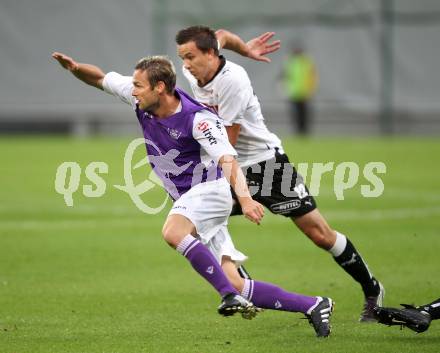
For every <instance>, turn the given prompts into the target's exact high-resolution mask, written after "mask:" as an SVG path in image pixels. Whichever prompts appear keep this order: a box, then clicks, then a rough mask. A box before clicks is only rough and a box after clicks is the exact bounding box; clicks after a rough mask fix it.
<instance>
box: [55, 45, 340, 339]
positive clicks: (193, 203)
mask: <svg viewBox="0 0 440 353" xmlns="http://www.w3.org/2000/svg"><path fill="white" fill-rule="evenodd" d="M52 56H53V58H54V59H56V60H57V61H58V62H59V63H60V64H61V65H62V66H63V67H64V68H65V69H67V70H69V71H70V72H71V73H72V74H73V75H75V76H76V77H77V78H78V79H80V80H81V81H83V82H85V83H87V84H89V85H91V86H94V87H96V88H99V89H101V90H104V91H105V92H107V93H109V94H111V95H114V96H116V97H118V98H120V99H121V100H122V101H123V102H125V103H127V104H129V105H131V106H132V108H133V110H134V111H135V113H136V116H137V118H138V121H139V123H140V125H141V127H142V131H143V134H144V138H145V141H146V147H147V154H148V156H149V161H150V164H151V165H152V167H153V170H154V171H155V172H156V174H157V175H158V176H159V178H160V179H161V180H162V182H163V184H164V188H165V189H166V191H167V192H168V194H169V195H170V196H171V198H172V199H173V200H174V203H173V207H172V208H171V210H170V212H169V214H168V217H167V219H166V221H165V224H164V226H163V231H162V233H163V237H164V240H165V241H166V242H167V243H168V244H169V245H170V246H171V247H173V248H174V249H176V250H177V251H178V252H179V253H181V254H182V255H183V256H185V257H186V259H187V260H188V261H189V262H190V263H191V265H192V266H193V268H194V269H195V270H196V271H197V272H198V273H199V274H200V275H201V276H202V277H204V278H205V279H206V280H207V281H208V282H209V283H210V284H211V285H212V286H213V287H214V288H215V289H216V290H217V292H218V293H219V294H220V295H221V296H222V298H223V300H222V303H221V304H220V306H219V308H218V312H219V313H220V314H222V315H225V316H229V315H233V314H234V313H236V312H241V313H242V315H243V317H244V318H252V317H253V316H255V314H256V309H255V307H254V305H253V304H252V302H253V303H254V304H255V305H257V306H258V307H260V308H267V309H275V310H282V311H289V312H301V313H304V314H305V315H306V316H307V317H308V319H309V322H310V323H311V324H312V326H313V328H314V330H315V332H316V335H317V336H318V337H327V336H328V335H329V334H330V316H331V313H332V309H333V302H332V300H331V299H330V298H326V297H319V296H306V295H301V294H297V293H292V292H287V291H285V290H283V289H282V288H280V287H278V286H275V285H273V284H270V283H265V282H260V281H254V280H249V279H244V278H241V277H240V276H239V275H238V272H237V266H239V265H240V264H241V263H242V262H243V261H245V260H246V256H245V255H244V254H242V253H241V252H240V251H238V250H237V249H235V247H234V244H233V242H232V240H231V237H230V235H229V232H228V228H227V220H228V217H229V214H230V212H231V209H232V198H231V193H230V185H231V186H232V188H233V190H234V191H235V193H236V194H237V198H238V201H239V203H240V205H241V207H242V209H243V213H244V214H245V216H246V217H247V218H248V219H249V220H251V221H253V222H255V223H258V224H259V223H260V221H261V219H262V217H263V214H264V209H263V206H262V205H261V204H260V203H258V202H256V201H254V200H253V199H252V197H251V196H250V192H249V189H248V187H247V185H246V181H245V177H244V175H243V172H242V171H241V169H240V168H239V166H238V163H237V161H236V160H235V158H234V156H235V155H236V152H235V150H234V148H233V147H232V146H231V144H230V143H229V141H228V137H227V133H226V131H225V128H224V126H223V125H222V123H221V121H220V119H219V118H218V116H217V115H216V114H215V113H213V112H212V111H211V110H210V109H209V108H207V107H206V106H204V105H202V104H200V103H198V102H197V101H195V100H194V99H193V98H191V97H190V96H188V95H187V94H186V93H185V92H184V91H182V90H181V89H179V88H177V87H175V84H176V74H175V71H174V66H173V64H172V63H171V61H169V60H168V59H167V58H166V57H162V56H155V57H148V58H144V59H142V60H141V61H139V62H138V64H137V65H136V67H135V71H134V73H133V76H122V75H120V74H118V73H116V72H109V73H107V74H105V73H104V72H103V71H102V70H101V69H100V68H99V67H97V66H94V65H90V64H82V63H78V62H76V61H75V60H73V59H72V58H70V57H68V56H66V55H64V54H62V53H53V54H52ZM152 146H154V147H155V148H152ZM228 182H229V184H230V185H229V184H228Z"/></svg>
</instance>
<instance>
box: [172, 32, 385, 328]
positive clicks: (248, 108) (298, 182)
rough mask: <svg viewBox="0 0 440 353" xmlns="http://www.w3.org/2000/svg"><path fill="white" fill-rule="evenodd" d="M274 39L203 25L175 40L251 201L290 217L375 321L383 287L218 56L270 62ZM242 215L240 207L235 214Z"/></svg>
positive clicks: (240, 71) (243, 79)
mask: <svg viewBox="0 0 440 353" xmlns="http://www.w3.org/2000/svg"><path fill="white" fill-rule="evenodd" d="M273 34H274V33H273V32H268V33H265V34H263V35H262V36H260V37H257V38H255V39H253V40H251V41H249V42H248V43H244V42H243V41H242V40H241V38H239V37H238V36H237V35H235V34H233V33H231V32H228V31H226V30H218V31H217V32H214V31H213V30H212V29H210V28H209V27H204V26H192V27H189V28H185V29H182V30H180V31H179V32H178V33H177V35H176V43H177V51H178V54H179V56H180V58H181V59H182V60H183V74H184V75H185V77H186V78H187V79H188V81H189V83H190V85H191V88H192V91H193V94H194V97H195V98H196V99H197V100H198V101H199V102H201V103H203V104H206V105H208V106H210V107H212V108H213V109H215V110H216V111H217V113H218V114H219V116H220V118H222V119H223V122H224V125H225V126H226V130H227V133H228V137H229V141H230V142H231V144H232V145H233V146H234V147H235V149H236V151H237V153H238V158H237V160H238V162H239V164H240V166H241V167H242V168H244V169H245V170H246V173H245V175H246V179H247V182H248V185H249V187H251V188H252V190H253V191H254V192H255V193H253V198H254V199H255V200H257V201H259V202H260V203H262V204H263V205H265V206H266V207H267V208H268V209H269V210H270V211H271V212H272V213H274V214H279V215H283V216H285V217H289V218H290V219H291V220H292V221H293V222H294V223H295V224H296V226H297V227H298V228H299V229H300V230H301V231H302V232H303V233H304V234H305V235H306V236H307V237H309V238H310V239H311V240H312V241H313V243H314V244H315V245H317V246H318V247H320V248H322V249H324V250H326V251H328V252H330V254H332V255H333V258H334V259H335V261H336V263H337V264H338V265H339V266H341V267H342V268H343V269H344V270H345V271H346V272H347V273H348V274H349V275H351V277H352V278H353V279H354V280H356V281H357V282H358V283H359V284H360V285H361V287H362V290H363V293H364V297H365V302H364V307H363V310H362V313H361V316H360V319H359V321H361V322H371V321H377V319H376V317H375V315H374V308H375V307H376V306H381V305H382V300H383V296H384V289H383V286H382V284H381V283H380V282H379V281H378V280H376V279H375V277H373V275H372V273H371V272H370V271H369V269H368V267H367V265H366V263H365V261H364V260H363V259H362V257H361V255H360V254H359V252H358V251H357V250H356V248H355V247H354V245H353V244H352V242H351V241H350V240H349V239H348V237H346V236H345V235H343V234H342V233H340V232H338V231H335V230H333V229H332V228H331V227H330V226H329V225H328V223H327V222H326V220H325V219H324V218H323V216H322V215H321V213H320V212H319V211H318V209H317V206H316V202H315V200H314V198H313V197H312V196H311V195H310V194H309V191H308V189H307V187H306V186H305V184H304V182H303V179H302V177H301V175H299V174H298V173H297V172H296V169H295V168H294V167H293V166H292V165H291V164H290V162H289V159H288V157H287V155H286V154H285V153H284V150H283V146H282V144H281V141H280V139H279V138H278V137H277V136H276V135H275V134H273V133H271V132H270V131H269V130H268V128H267V127H266V125H265V123H264V118H263V115H262V113H261V108H260V103H259V101H258V98H257V96H256V95H255V94H254V90H253V88H252V85H251V81H250V79H249V76H248V74H247V73H246V70H245V69H244V68H243V67H242V66H240V65H237V64H235V63H233V62H231V61H229V60H226V58H225V57H223V56H222V55H220V54H219V48H226V49H230V50H233V51H235V52H237V53H239V54H241V55H243V56H247V57H250V58H253V59H255V60H260V61H266V62H267V61H269V59H268V58H267V57H266V56H265V54H267V53H270V52H272V51H274V50H277V49H278V48H279V44H280V43H279V41H276V42H273V43H268V39H270V38H271V37H272V36H273ZM286 186H287V187H286ZM240 213H241V211H240V207H239V205H238V204H236V207H235V206H234V209H233V212H232V215H234V214H240Z"/></svg>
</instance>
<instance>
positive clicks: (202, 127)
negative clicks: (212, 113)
mask: <svg viewBox="0 0 440 353" xmlns="http://www.w3.org/2000/svg"><path fill="white" fill-rule="evenodd" d="M197 130H199V131H201V132H202V133H203V135H205V137H206V138H207V139H208V141H209V144H210V145H216V144H217V139H216V138H215V137H214V136H213V135H212V131H211V128H210V127H209V123H208V122H207V121H201V122H200V123H198V124H197Z"/></svg>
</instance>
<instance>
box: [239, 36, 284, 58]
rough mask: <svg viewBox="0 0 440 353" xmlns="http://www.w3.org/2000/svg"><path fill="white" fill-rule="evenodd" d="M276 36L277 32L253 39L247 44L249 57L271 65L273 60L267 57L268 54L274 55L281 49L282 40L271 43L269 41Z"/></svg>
mask: <svg viewBox="0 0 440 353" xmlns="http://www.w3.org/2000/svg"><path fill="white" fill-rule="evenodd" d="M274 35H275V32H266V33H263V34H262V35H260V36H258V37H256V38H253V39H251V40H250V41H248V42H247V43H246V45H247V47H248V49H249V52H248V57H249V58H251V59H254V60H257V61H264V62H267V63H269V62H270V61H271V60H270V59H269V58H268V57H267V56H266V54H270V53H273V52H274V51H277V50H278V49H280V47H281V41H280V40H274V41H273V42H269V40H270V39H271V38H272V37H273V36H274Z"/></svg>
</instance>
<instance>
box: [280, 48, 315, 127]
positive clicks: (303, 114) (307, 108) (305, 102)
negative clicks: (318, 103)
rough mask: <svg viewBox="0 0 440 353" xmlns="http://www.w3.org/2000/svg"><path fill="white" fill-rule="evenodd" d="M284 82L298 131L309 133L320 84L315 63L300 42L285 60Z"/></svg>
mask: <svg viewBox="0 0 440 353" xmlns="http://www.w3.org/2000/svg"><path fill="white" fill-rule="evenodd" d="M283 84H284V89H285V93H286V95H287V97H288V99H289V103H290V115H291V120H292V123H293V126H294V129H295V131H296V133H298V134H299V135H307V134H308V133H309V132H310V123H311V115H312V112H311V110H312V109H311V99H312V97H313V95H314V94H315V92H316V89H317V86H318V74H317V71H316V67H315V63H314V62H313V59H312V57H311V56H310V55H308V54H307V53H305V51H304V48H303V46H302V45H300V44H295V45H293V46H292V52H291V53H290V55H289V57H288V58H287V60H286V61H285V64H284V71H283Z"/></svg>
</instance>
